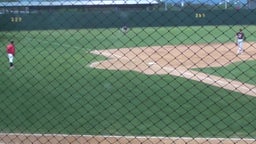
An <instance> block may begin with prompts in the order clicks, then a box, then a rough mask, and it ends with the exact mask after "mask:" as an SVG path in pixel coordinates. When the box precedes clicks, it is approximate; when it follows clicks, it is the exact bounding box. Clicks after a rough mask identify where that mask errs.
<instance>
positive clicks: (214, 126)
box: [0, 25, 256, 141]
mask: <svg viewBox="0 0 256 144" xmlns="http://www.w3.org/2000/svg"><path fill="white" fill-rule="evenodd" d="M239 28H243V29H244V33H245V34H246V35H247V41H246V42H245V43H244V47H245V52H244V53H243V54H242V55H236V49H237V46H236V45H235V44H234V36H235V33H236V32H237V31H238V30H239ZM255 28H256V27H255V26H250V25H243V26H198V27H196V26H195V27H193V26H191V27H147V28H146V27H143V28H131V29H130V30H129V32H128V33H126V34H124V33H122V32H121V31H120V30H119V29H115V28H113V29H111V28H110V29H77V30H45V31H10V32H7V31H6V32H2V33H1V39H0V41H1V43H0V44H1V47H2V48H1V57H0V63H1V68H0V73H1V76H0V85H1V86H0V91H1V94H0V130H1V133H2V134H5V135H8V133H12V134H13V133H15V134H16V133H19V134H22V133H23V134H66V135H90V136H91V135H103V136H106V135H114V136H135V137H136V136H154V137H192V138H197V137H202V138H255V137H256V123H255V122H254V120H255V119H256V115H255V112H254V110H255V109H256V99H255V96H256V92H255V90H256V88H255V84H256V78H255V74H256V72H255V67H256V64H255V57H256V50H255V48H256V44H255V43H254V41H255V37H256V34H255V32H254V31H255ZM10 40H14V41H15V43H16V50H17V53H16V57H15V62H14V63H15V69H13V70H9V69H8V66H9V65H8V61H7V57H6V53H5V46H6V44H7V43H8V42H9V41H10ZM1 140H3V139H1ZM6 141H8V140H6Z"/></svg>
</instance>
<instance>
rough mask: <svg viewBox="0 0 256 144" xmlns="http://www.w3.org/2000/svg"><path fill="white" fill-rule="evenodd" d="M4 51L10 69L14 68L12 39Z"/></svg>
mask: <svg viewBox="0 0 256 144" xmlns="http://www.w3.org/2000/svg"><path fill="white" fill-rule="evenodd" d="M6 52H7V57H8V59H9V63H10V69H13V68H14V64H13V59H14V56H15V45H14V42H13V41H11V42H10V43H9V44H8V45H7V46H6Z"/></svg>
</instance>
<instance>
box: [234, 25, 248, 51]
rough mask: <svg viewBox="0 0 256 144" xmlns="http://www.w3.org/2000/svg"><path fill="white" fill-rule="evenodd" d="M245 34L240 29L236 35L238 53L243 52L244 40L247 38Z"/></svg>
mask: <svg viewBox="0 0 256 144" xmlns="http://www.w3.org/2000/svg"><path fill="white" fill-rule="evenodd" d="M245 39H246V38H245V35H244V33H243V30H242V29H240V30H239V32H237V33H236V35H235V43H236V45H237V46H238V49H237V54H242V53H243V41H244V40H245Z"/></svg>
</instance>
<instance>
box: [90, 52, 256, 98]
mask: <svg viewBox="0 0 256 144" xmlns="http://www.w3.org/2000/svg"><path fill="white" fill-rule="evenodd" d="M91 53H93V54H96V55H103V56H106V57H109V58H113V59H126V60H127V59H128V60H129V58H127V57H123V56H120V55H118V54H113V53H110V52H100V51H97V50H94V51H91ZM133 61H135V60H133ZM101 62H102V61H98V62H94V63H92V64H90V67H95V66H96V65H98V64H100V63H101ZM148 65H149V66H150V67H153V66H156V65H157V66H158V67H160V65H158V64H157V63H155V62H148ZM163 69H164V70H166V71H168V72H169V74H171V75H175V76H181V77H185V78H187V79H192V80H196V81H199V82H203V83H206V84H211V85H214V86H217V87H221V88H224V89H227V90H232V91H236V92H239V93H243V94H247V95H251V96H256V86H254V85H251V84H247V83H242V82H240V81H236V80H231V79H226V78H222V77H219V76H214V75H208V74H205V73H201V72H197V71H191V70H189V69H182V70H181V69H180V68H173V67H163Z"/></svg>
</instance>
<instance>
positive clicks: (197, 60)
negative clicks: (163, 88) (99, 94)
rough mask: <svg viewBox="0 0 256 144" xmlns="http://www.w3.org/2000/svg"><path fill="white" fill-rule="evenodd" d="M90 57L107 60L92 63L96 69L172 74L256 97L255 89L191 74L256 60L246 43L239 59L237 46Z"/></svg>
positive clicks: (181, 47)
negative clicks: (203, 69) (200, 69)
mask: <svg viewBox="0 0 256 144" xmlns="http://www.w3.org/2000/svg"><path fill="white" fill-rule="evenodd" d="M91 53H93V54H96V55H103V56H105V57H107V58H108V59H107V60H104V61H98V62H94V63H92V64H91V65H90V66H91V67H94V68H99V69H109V70H117V69H118V70H131V71H137V72H141V73H145V74H170V75H175V76H180V77H185V78H188V79H193V80H196V81H200V82H203V83H207V84H211V85H214V86H217V87H221V88H225V89H228V90H232V91H236V92H240V93H243V94H247V95H251V96H256V87H255V86H254V85H251V84H246V83H242V82H239V81H236V80H230V79H225V78H222V77H218V76H214V75H209V74H205V73H201V72H197V71H193V70H192V68H204V67H220V66H226V65H228V64H231V63H234V62H238V61H245V60H252V59H255V58H256V44H255V43H252V42H251V43H249V42H247V43H244V52H243V53H242V54H240V55H237V46H236V45H235V44H234V43H224V44H220V43H216V44H200V45H177V46H172V45H168V46H149V47H137V48H120V49H108V50H94V51H91Z"/></svg>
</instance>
